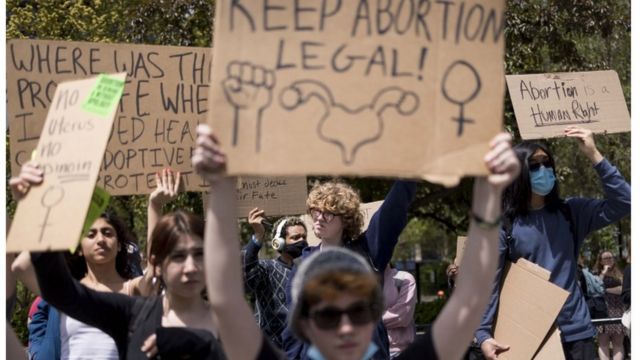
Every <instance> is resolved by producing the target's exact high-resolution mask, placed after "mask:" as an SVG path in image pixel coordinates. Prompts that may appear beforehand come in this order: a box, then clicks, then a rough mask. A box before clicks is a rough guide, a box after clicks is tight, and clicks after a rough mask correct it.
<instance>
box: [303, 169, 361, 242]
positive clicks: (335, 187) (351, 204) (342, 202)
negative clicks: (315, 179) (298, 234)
mask: <svg viewBox="0 0 640 360" xmlns="http://www.w3.org/2000/svg"><path fill="white" fill-rule="evenodd" d="M311 209H318V210H321V211H328V212H331V213H333V214H336V215H340V216H341V217H342V224H343V225H344V229H343V239H346V240H354V239H355V238H357V237H358V236H359V235H360V233H361V232H362V227H363V226H364V217H363V216H362V213H361V212H360V195H359V194H358V193H357V192H356V190H355V189H354V188H352V187H351V186H350V185H348V184H346V183H344V182H342V181H339V180H331V181H327V182H325V183H322V184H316V185H314V186H313V188H312V189H311V192H310V193H309V196H308V197H307V211H310V210H311Z"/></svg>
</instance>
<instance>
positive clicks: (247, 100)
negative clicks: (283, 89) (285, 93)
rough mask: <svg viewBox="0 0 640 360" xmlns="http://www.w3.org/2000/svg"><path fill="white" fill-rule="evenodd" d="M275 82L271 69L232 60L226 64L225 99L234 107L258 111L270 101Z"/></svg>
mask: <svg viewBox="0 0 640 360" xmlns="http://www.w3.org/2000/svg"><path fill="white" fill-rule="evenodd" d="M275 82H276V80H275V75H274V73H273V71H272V70H267V69H265V68H263V67H262V66H259V65H252V64H250V63H247V62H238V61H233V62H231V63H229V65H228V66H227V78H226V79H225V80H224V82H223V87H224V93H225V95H226V97H227V100H228V101H229V102H230V103H231V104H232V105H233V106H235V107H236V108H238V109H242V110H250V109H255V110H256V111H260V110H262V109H264V108H266V107H267V106H269V104H270V103H271V90H272V89H273V85H275Z"/></svg>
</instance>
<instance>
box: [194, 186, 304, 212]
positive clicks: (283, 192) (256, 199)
mask: <svg viewBox="0 0 640 360" xmlns="http://www.w3.org/2000/svg"><path fill="white" fill-rule="evenodd" d="M236 192H237V193H236V194H237V197H236V198H237V199H238V209H237V216H238V218H246V217H247V216H248V215H249V211H251V210H252V209H253V208H256V207H258V208H260V209H262V210H264V211H265V213H266V215H267V216H280V215H294V214H300V213H303V212H305V211H306V208H307V205H306V201H307V178H305V177H255V176H254V177H251V176H246V177H239V178H238V184H237V187H236ZM207 201H208V200H207V196H206V194H203V196H202V206H203V208H204V209H205V211H206V208H207Z"/></svg>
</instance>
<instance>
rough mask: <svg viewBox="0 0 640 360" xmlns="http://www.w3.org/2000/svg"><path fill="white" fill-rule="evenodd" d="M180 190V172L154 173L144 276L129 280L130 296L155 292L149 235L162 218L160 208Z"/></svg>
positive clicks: (149, 206) (150, 195) (149, 207)
mask: <svg viewBox="0 0 640 360" xmlns="http://www.w3.org/2000/svg"><path fill="white" fill-rule="evenodd" d="M179 188H180V172H175V173H174V172H173V171H172V170H171V169H166V168H165V169H163V170H162V172H158V173H156V189H155V190H154V191H153V192H152V193H151V194H149V205H148V207H147V250H146V254H147V268H146V269H145V271H144V275H142V276H138V277H137V278H135V279H132V280H131V289H132V294H133V295H136V296H150V295H152V294H154V293H155V292H156V291H157V287H156V286H157V285H154V284H153V276H154V272H153V265H151V262H150V261H148V260H149V256H150V253H149V252H150V250H151V242H152V238H151V234H153V229H155V227H156V225H157V224H158V221H160V218H162V207H163V206H164V205H165V204H167V203H168V202H170V201H173V200H175V199H176V198H177V197H178V193H179Z"/></svg>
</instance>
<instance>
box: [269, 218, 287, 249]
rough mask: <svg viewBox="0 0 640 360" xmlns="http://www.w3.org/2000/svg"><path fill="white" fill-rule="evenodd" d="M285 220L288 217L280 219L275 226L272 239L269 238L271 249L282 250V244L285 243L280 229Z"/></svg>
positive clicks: (282, 227)
mask: <svg viewBox="0 0 640 360" xmlns="http://www.w3.org/2000/svg"><path fill="white" fill-rule="evenodd" d="M287 220H289V219H288V218H284V219H282V220H280V223H279V224H278V227H277V228H276V232H275V234H273V235H274V237H273V240H271V247H272V248H273V250H277V251H282V250H284V246H285V245H286V240H285V239H284V236H282V230H283V229H284V225H285V224H286V223H287Z"/></svg>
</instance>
